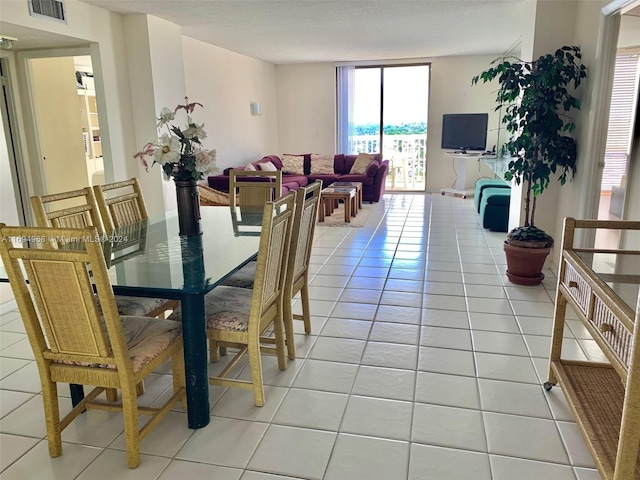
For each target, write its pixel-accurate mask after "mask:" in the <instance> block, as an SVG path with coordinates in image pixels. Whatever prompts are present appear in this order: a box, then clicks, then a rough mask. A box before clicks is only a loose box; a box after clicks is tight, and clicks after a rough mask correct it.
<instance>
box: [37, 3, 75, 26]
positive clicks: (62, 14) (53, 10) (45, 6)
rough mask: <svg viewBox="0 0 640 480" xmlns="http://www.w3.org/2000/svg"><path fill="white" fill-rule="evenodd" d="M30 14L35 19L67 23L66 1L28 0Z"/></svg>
mask: <svg viewBox="0 0 640 480" xmlns="http://www.w3.org/2000/svg"><path fill="white" fill-rule="evenodd" d="M28 1H29V14H30V15H31V16H33V17H47V18H53V19H55V20H59V21H61V22H64V23H67V11H66V10H65V8H64V0H28Z"/></svg>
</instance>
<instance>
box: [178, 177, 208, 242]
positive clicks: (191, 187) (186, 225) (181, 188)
mask: <svg viewBox="0 0 640 480" xmlns="http://www.w3.org/2000/svg"><path fill="white" fill-rule="evenodd" d="M175 184H176V198H177V200H178V224H179V231H180V235H200V234H201V233H202V230H201V229H200V195H199V193H198V185H196V182H195V181H193V180H175Z"/></svg>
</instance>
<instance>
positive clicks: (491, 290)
mask: <svg viewBox="0 0 640 480" xmlns="http://www.w3.org/2000/svg"><path fill="white" fill-rule="evenodd" d="M464 290H465V293H466V294H467V297H478V298H496V299H503V298H507V296H506V294H505V293H504V290H503V289H502V288H501V287H497V286H495V285H475V284H472V283H467V284H465V286H464Z"/></svg>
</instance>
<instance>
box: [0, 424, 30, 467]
mask: <svg viewBox="0 0 640 480" xmlns="http://www.w3.org/2000/svg"><path fill="white" fill-rule="evenodd" d="M38 442H39V439H37V438H32V437H21V436H18V435H7V434H5V433H0V472H1V471H3V470H4V469H5V468H7V467H8V466H9V465H11V464H12V463H13V462H15V461H16V460H17V459H18V458H20V457H21V456H22V455H24V454H25V453H27V452H28V451H29V450H30V449H31V448H33V446H34V445H35V444H36V443H38ZM3 478H4V477H3Z"/></svg>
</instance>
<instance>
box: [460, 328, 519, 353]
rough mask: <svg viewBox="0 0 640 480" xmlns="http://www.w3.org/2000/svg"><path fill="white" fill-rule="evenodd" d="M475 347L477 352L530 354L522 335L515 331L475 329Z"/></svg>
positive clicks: (473, 332)
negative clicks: (503, 331)
mask: <svg viewBox="0 0 640 480" xmlns="http://www.w3.org/2000/svg"><path fill="white" fill-rule="evenodd" d="M472 336H473V349H474V350H475V351H476V352H489V353H501V354H504V355H520V356H525V357H526V356H528V355H529V352H528V351H527V347H526V345H525V343H524V341H523V340H522V336H521V335H517V334H513V333H501V332H488V331H485V330H473V331H472Z"/></svg>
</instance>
